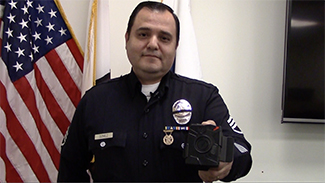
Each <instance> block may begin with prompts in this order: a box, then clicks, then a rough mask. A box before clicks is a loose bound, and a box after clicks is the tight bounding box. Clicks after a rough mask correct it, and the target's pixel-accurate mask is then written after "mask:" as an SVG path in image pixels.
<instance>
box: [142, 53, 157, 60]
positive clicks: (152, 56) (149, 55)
mask: <svg viewBox="0 0 325 183" xmlns="http://www.w3.org/2000/svg"><path fill="white" fill-rule="evenodd" d="M142 56H143V57H150V58H158V59H160V56H158V55H155V54H143V55H142Z"/></svg>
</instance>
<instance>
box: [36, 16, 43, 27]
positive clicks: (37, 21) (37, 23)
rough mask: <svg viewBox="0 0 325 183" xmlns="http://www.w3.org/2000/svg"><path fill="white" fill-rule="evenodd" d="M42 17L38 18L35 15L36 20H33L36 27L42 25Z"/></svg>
mask: <svg viewBox="0 0 325 183" xmlns="http://www.w3.org/2000/svg"><path fill="white" fill-rule="evenodd" d="M42 21H43V20H42V19H38V17H37V20H36V21H34V22H35V23H36V27H38V26H40V25H41V26H42Z"/></svg>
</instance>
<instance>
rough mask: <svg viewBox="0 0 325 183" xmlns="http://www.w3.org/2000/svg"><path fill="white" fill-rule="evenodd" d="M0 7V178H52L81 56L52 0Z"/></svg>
mask: <svg viewBox="0 0 325 183" xmlns="http://www.w3.org/2000/svg"><path fill="white" fill-rule="evenodd" d="M0 6H1V7H0V20H1V25H0V45H1V49H0V56H1V57H0V107H1V108H0V182H56V176H57V170H58V167H59V159H60V145H61V141H62V139H63V136H64V134H65V132H66V130H67V128H68V126H69V125H70V120H71V119H72V116H73V113H74V111H75V108H76V106H77V104H78V102H79V100H80V97H81V92H80V91H81V82H82V71H83V57H82V54H81V51H80V49H79V47H78V45H77V43H76V41H75V40H74V39H73V36H72V33H71V32H70V31H69V29H68V26H67V25H68V24H66V23H65V20H66V19H65V18H64V16H63V12H62V8H61V7H60V6H59V2H58V1H53V0H1V1H0Z"/></svg>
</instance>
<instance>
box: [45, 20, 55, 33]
mask: <svg viewBox="0 0 325 183" xmlns="http://www.w3.org/2000/svg"><path fill="white" fill-rule="evenodd" d="M54 26H55V24H51V22H49V25H47V26H46V27H47V28H48V29H49V30H48V31H49V32H50V31H51V30H53V31H54Z"/></svg>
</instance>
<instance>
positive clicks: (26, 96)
mask: <svg viewBox="0 0 325 183" xmlns="http://www.w3.org/2000/svg"><path fill="white" fill-rule="evenodd" d="M14 85H15V87H16V89H17V91H18V93H19V94H20V96H21V98H22V99H23V101H24V103H25V104H26V106H27V108H28V110H29V111H30V113H31V115H32V116H33V118H34V120H35V124H36V127H37V129H38V131H39V133H40V136H41V138H42V142H43V144H44V145H45V148H46V149H47V151H48V153H49V154H50V156H51V159H52V161H53V163H54V165H55V167H56V168H57V169H58V168H59V161H60V153H59V151H58V150H57V148H56V147H55V144H54V141H53V139H52V138H51V135H50V133H49V131H48V129H47V128H46V126H45V125H44V123H43V121H42V118H41V116H40V114H39V111H38V108H37V105H36V97H35V93H34V91H33V89H32V88H31V86H30V85H29V82H28V81H27V79H26V78H25V77H22V78H20V79H19V80H17V81H15V82H14Z"/></svg>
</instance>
